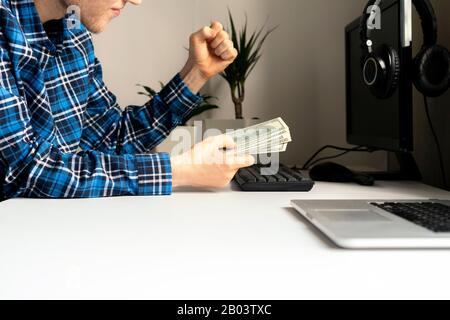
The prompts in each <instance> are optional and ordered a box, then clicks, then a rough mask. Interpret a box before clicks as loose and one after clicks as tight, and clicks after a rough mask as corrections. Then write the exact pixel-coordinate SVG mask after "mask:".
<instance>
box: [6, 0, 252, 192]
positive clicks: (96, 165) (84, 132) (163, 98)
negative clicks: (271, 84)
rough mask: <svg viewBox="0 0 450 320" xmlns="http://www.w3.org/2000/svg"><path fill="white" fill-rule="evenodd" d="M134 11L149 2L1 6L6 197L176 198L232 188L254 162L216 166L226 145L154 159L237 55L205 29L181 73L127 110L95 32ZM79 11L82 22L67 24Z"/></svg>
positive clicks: (18, 1) (27, 1)
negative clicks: (181, 189) (185, 192)
mask: <svg viewBox="0 0 450 320" xmlns="http://www.w3.org/2000/svg"><path fill="white" fill-rule="evenodd" d="M127 2H129V3H131V4H134V5H138V4H139V3H140V2H141V0H0V197H3V198H13V197H42V198H82V197H106V196H121V195H167V194H170V193H171V192H172V188H173V187H176V186H185V185H190V186H202V187H223V186H225V185H227V184H228V183H229V182H230V180H231V179H232V177H233V176H234V174H235V173H236V171H237V170H238V169H239V168H241V167H245V166H249V165H251V164H252V163H253V158H252V157H250V156H248V157H235V158H231V159H230V157H226V159H225V161H215V160H219V159H222V160H223V159H224V158H223V157H222V156H223V154H224V153H223V151H222V150H223V148H233V147H234V144H233V142H232V141H230V140H229V138H226V137H225V136H220V137H216V138H212V139H208V140H206V141H204V142H202V143H200V144H198V145H196V146H195V147H194V148H193V149H192V150H190V151H189V152H186V153H185V154H183V155H181V156H177V157H172V158H171V157H170V156H169V155H168V154H165V153H161V154H149V151H150V150H152V149H153V148H154V147H155V146H156V145H158V144H159V143H160V142H161V141H162V140H163V139H164V138H166V137H167V136H168V134H169V133H170V131H171V130H172V129H173V128H175V127H176V126H177V125H179V124H181V123H183V121H184V119H185V118H186V117H187V116H188V115H189V114H190V113H191V112H192V111H193V110H194V109H195V108H196V107H197V106H198V104H199V103H200V101H201V98H200V97H199V96H198V95H197V94H196V92H198V91H199V90H200V88H201V87H202V86H203V85H204V84H205V83H206V81H208V79H209V78H211V77H213V76H215V75H217V74H218V73H220V72H221V71H223V70H224V69H225V68H226V67H227V66H228V65H230V64H231V63H232V62H233V61H234V59H235V58H236V56H237V50H236V49H235V48H234V46H233V43H232V41H230V40H229V36H228V34H227V33H226V32H225V31H224V30H223V27H222V25H221V24H220V23H218V22H215V23H213V24H212V25H211V26H210V27H205V28H203V29H202V30H200V31H198V32H196V33H194V34H193V35H191V37H190V54H189V58H188V61H187V63H186V65H185V66H184V68H183V69H182V70H181V72H180V73H179V74H177V75H176V76H175V77H174V78H173V79H172V80H171V81H170V82H169V83H168V84H167V86H166V87H165V88H164V89H163V90H162V91H161V92H160V93H159V94H158V95H157V96H156V97H155V98H154V99H153V100H152V101H150V102H149V103H147V104H146V105H144V106H142V107H128V108H126V109H125V110H122V109H121V108H120V107H119V106H118V104H117V100H116V97H115V96H114V95H113V94H112V93H111V92H109V91H108V89H107V87H106V86H105V84H104V83H103V80H102V69H101V65H100V63H99V61H98V60H97V59H96V58H95V55H94V48H93V44H92V39H91V34H90V32H93V33H99V32H102V31H103V30H104V29H105V27H106V25H107V24H108V22H109V21H110V20H111V19H113V18H114V17H116V16H118V15H120V12H121V9H123V8H124V6H125V5H126V4H127ZM72 8H77V9H78V10H79V12H80V13H81V19H80V20H81V23H80V22H79V21H77V20H74V16H69V15H67V12H68V9H70V10H72ZM69 12H70V11H69ZM77 22H78V25H77ZM74 26H76V27H74ZM194 159H196V160H198V159H200V160H205V161H194ZM211 160H212V161H211Z"/></svg>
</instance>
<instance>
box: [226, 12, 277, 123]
mask: <svg viewBox="0 0 450 320" xmlns="http://www.w3.org/2000/svg"><path fill="white" fill-rule="evenodd" d="M228 16H229V20H230V27H231V30H229V33H230V36H231V39H232V41H233V42H234V45H235V47H236V49H237V51H238V56H237V58H236V60H235V61H234V62H233V63H232V64H231V65H230V66H228V68H227V69H226V70H225V71H224V72H223V73H221V76H222V78H224V79H225V80H226V81H227V82H228V85H229V86H230V90H231V98H232V100H233V103H234V108H235V116H236V119H243V110H242V107H243V103H244V99H245V84H246V81H247V79H248V77H249V76H250V74H251V72H252V71H253V70H254V68H255V67H256V65H257V64H258V62H259V60H260V59H261V55H262V52H261V50H262V47H263V45H264V43H265V42H266V40H267V37H268V36H269V35H270V34H271V33H272V32H273V31H275V29H276V28H277V27H275V28H272V29H269V30H267V31H266V32H264V29H265V25H264V26H263V27H262V28H261V29H259V30H257V31H254V32H253V33H251V35H250V33H249V31H248V30H247V29H248V28H247V26H248V24H247V15H245V24H244V26H243V27H242V29H241V30H240V31H238V30H237V29H236V25H235V23H234V18H233V15H232V14H231V11H230V10H228Z"/></svg>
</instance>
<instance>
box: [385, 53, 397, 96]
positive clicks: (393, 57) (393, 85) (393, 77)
mask: <svg viewBox="0 0 450 320" xmlns="http://www.w3.org/2000/svg"><path fill="white" fill-rule="evenodd" d="M388 53H389V59H390V61H391V72H390V73H389V76H390V79H388V82H389V83H388V88H389V89H388V90H387V93H386V97H387V98H388V97H390V96H392V94H393V93H394V92H395V90H396V89H397V87H398V83H399V80H400V56H399V55H398V52H397V51H396V50H395V49H394V48H392V47H389V48H388Z"/></svg>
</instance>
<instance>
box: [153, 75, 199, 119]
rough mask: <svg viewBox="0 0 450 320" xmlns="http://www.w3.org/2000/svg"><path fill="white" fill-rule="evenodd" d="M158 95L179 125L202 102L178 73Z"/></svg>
mask: <svg viewBox="0 0 450 320" xmlns="http://www.w3.org/2000/svg"><path fill="white" fill-rule="evenodd" d="M159 95H160V97H161V99H162V100H163V101H164V102H165V103H166V105H168V106H169V109H170V111H171V113H172V114H173V115H175V116H176V117H177V120H178V122H179V123H183V122H184V120H185V119H186V118H187V117H188V116H189V115H190V114H191V113H192V111H194V110H195V108H196V107H197V106H198V105H200V103H201V102H203V98H202V97H201V96H200V95H197V94H194V93H193V92H192V91H191V89H189V87H188V86H187V85H186V83H185V82H184V81H183V79H182V78H181V76H180V74H179V73H178V74H177V75H176V76H175V77H174V78H173V79H172V80H171V81H170V82H169V83H168V84H167V85H166V86H165V87H164V88H163V89H162V90H161V92H160V93H159Z"/></svg>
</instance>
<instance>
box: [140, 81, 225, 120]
mask: <svg viewBox="0 0 450 320" xmlns="http://www.w3.org/2000/svg"><path fill="white" fill-rule="evenodd" d="M159 84H160V86H161V89H162V88H164V86H165V84H164V83H163V82H161V81H160V82H159ZM137 86H138V87H141V88H142V89H143V90H144V91H139V92H138V94H139V95H144V96H147V97H148V98H150V100H151V99H153V98H154V97H155V95H157V94H158V93H157V92H156V90H154V89H152V88H151V87H149V86H144V85H141V84H138V85H137ZM200 96H201V97H202V99H203V102H202V103H201V104H200V105H199V106H198V107H197V108H195V110H194V111H192V113H191V114H190V115H189V116H188V117H187V118H186V120H185V123H184V124H183V125H186V124H187V123H188V121H189V120H191V119H192V118H193V117H195V116H198V115H201V114H202V113H203V112H206V111H208V110H213V109H218V108H219V106H217V105H215V104H214V103H213V102H212V101H213V100H216V101H217V100H219V99H218V98H217V97H213V96H210V95H205V94H200Z"/></svg>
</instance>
